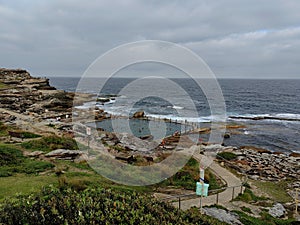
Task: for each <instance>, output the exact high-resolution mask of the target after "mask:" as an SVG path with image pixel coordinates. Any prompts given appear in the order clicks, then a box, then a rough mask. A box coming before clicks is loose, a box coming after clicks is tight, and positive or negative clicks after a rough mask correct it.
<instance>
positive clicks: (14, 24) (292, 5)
mask: <svg viewBox="0 0 300 225" xmlns="http://www.w3.org/2000/svg"><path fill="white" fill-rule="evenodd" d="M299 9H300V2H299V1H297V0H294V1H283V0H266V1H258V0H253V1H240V0H219V1H198V0H194V1H192V0H191V1H186V2H183V1H133V0H132V1H131V0H127V1H125V0H124V1H96V0H91V1H87V2H84V1H78V0H72V1H71V0H51V1H46V0H41V1H32V0H28V1H21V0H19V1H1V0H0V49H1V51H0V59H1V61H0V62H1V64H0V66H1V67H23V68H26V69H28V70H30V72H32V73H33V74H35V75H81V74H82V73H83V72H84V70H85V69H86V68H87V66H88V65H89V64H90V63H91V62H93V60H95V59H96V58H97V57H98V56H99V55H101V54H103V53H105V52H106V51H108V50H109V49H111V48H113V47H116V46H118V45H120V44H124V43H126V42H131V41H137V40H144V39H157V40H165V41H171V42H175V43H178V44H182V45H184V46H186V47H188V48H190V49H191V50H193V51H195V52H196V53H197V54H198V55H200V56H201V57H202V58H203V59H204V60H205V61H206V62H207V63H208V65H209V66H210V67H211V68H212V69H213V71H214V72H215V73H216V74H217V76H218V77H242V78H252V77H253V78H256V77H261V78H272V77H277V78H280V77H291V78H298V77H299V74H300V73H299V72H300V67H299V65H298V64H299V63H298V59H299V58H300V24H299V21H300V14H299Z"/></svg>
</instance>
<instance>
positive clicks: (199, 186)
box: [196, 167, 209, 213]
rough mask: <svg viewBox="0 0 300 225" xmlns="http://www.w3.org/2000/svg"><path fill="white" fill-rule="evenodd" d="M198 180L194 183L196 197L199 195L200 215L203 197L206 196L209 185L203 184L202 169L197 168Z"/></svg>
mask: <svg viewBox="0 0 300 225" xmlns="http://www.w3.org/2000/svg"><path fill="white" fill-rule="evenodd" d="M199 170H200V180H199V182H197V183H196V195H200V212H201V213H202V206H203V197H206V196H207V195H208V187H209V184H206V183H204V169H203V168H202V167H199Z"/></svg>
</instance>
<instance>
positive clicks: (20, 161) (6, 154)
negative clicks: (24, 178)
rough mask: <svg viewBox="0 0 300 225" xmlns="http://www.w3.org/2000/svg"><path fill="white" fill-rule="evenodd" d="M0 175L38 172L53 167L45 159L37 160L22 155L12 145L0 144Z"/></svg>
mask: <svg viewBox="0 0 300 225" xmlns="http://www.w3.org/2000/svg"><path fill="white" fill-rule="evenodd" d="M0 166H1V167H0V177H8V176H12V175H13V174H15V173H27V174H32V173H35V174H37V173H39V172H42V171H45V170H47V169H50V168H52V167H54V165H53V164H51V163H49V162H45V161H37V160H33V159H30V158H27V157H24V156H23V153H22V151H21V150H20V149H18V148H17V147H16V146H14V145H8V144H0Z"/></svg>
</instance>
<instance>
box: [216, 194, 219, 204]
mask: <svg viewBox="0 0 300 225" xmlns="http://www.w3.org/2000/svg"><path fill="white" fill-rule="evenodd" d="M218 203H219V192H218V193H217V200H216V204H217V205H218Z"/></svg>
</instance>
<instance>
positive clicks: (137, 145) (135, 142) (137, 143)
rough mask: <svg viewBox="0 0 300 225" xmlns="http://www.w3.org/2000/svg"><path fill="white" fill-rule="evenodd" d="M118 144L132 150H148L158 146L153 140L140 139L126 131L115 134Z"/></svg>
mask: <svg viewBox="0 0 300 225" xmlns="http://www.w3.org/2000/svg"><path fill="white" fill-rule="evenodd" d="M116 135H117V137H118V139H119V142H120V145H121V146H123V147H125V148H127V149H129V150H133V151H140V152H148V151H151V150H153V149H154V148H156V147H157V146H158V144H157V143H156V142H154V141H146V140H141V139H140V138H138V137H135V136H133V135H130V134H127V133H120V134H116Z"/></svg>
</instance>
